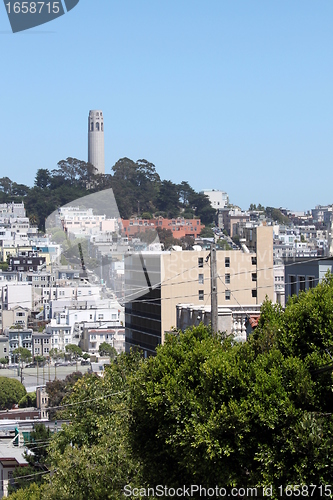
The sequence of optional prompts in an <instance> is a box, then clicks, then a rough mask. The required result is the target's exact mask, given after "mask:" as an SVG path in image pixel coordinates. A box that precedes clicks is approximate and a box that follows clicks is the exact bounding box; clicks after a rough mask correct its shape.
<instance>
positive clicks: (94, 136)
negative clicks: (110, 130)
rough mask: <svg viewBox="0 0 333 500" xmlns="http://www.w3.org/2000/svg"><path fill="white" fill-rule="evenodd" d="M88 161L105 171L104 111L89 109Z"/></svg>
mask: <svg viewBox="0 0 333 500" xmlns="http://www.w3.org/2000/svg"><path fill="white" fill-rule="evenodd" d="M88 162H89V163H91V164H92V165H94V167H95V168H97V170H98V172H97V173H99V174H104V173H105V162H104V119H103V113H102V111H99V110H98V111H97V110H93V111H89V118H88Z"/></svg>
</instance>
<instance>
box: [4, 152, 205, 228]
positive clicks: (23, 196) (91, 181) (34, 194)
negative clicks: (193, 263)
mask: <svg viewBox="0 0 333 500" xmlns="http://www.w3.org/2000/svg"><path fill="white" fill-rule="evenodd" d="M108 188H112V189H113V192H114V195H115V198H116V202H117V206H118V209H119V212H120V215H121V217H123V218H130V217H133V216H138V215H141V214H143V213H149V214H151V215H153V214H160V215H163V216H164V217H178V216H184V217H187V218H191V217H194V216H195V217H199V218H201V220H202V222H203V223H204V224H207V223H211V222H213V221H214V216H215V211H214V210H213V209H212V208H211V206H210V203H209V199H208V197H207V196H204V195H203V194H199V193H196V192H195V191H194V190H193V189H192V188H191V186H190V185H189V184H188V182H187V181H183V182H181V184H174V183H173V182H172V181H170V180H161V179H160V176H159V174H158V173H157V171H156V167H155V165H154V164H153V163H150V162H148V161H147V160H144V159H141V160H137V161H136V162H134V161H133V160H130V159H129V158H121V159H120V160H118V161H117V162H116V163H115V165H114V166H113V167H112V174H105V175H102V174H99V173H97V171H96V169H95V167H94V166H93V165H91V164H89V163H86V162H84V161H82V160H78V159H77V158H67V159H66V160H61V161H59V162H58V164H57V168H55V169H53V170H48V169H46V168H41V169H39V170H38V171H37V173H36V177H35V182H34V186H33V187H32V188H29V187H28V186H25V185H23V184H17V183H15V182H13V181H11V179H9V178H8V177H2V178H1V179H0V203H5V202H10V201H24V203H25V207H26V210H27V215H28V217H29V219H30V222H31V223H32V224H34V225H37V226H38V227H39V228H40V229H42V230H44V228H45V220H46V218H47V217H48V216H49V215H50V214H51V213H52V212H54V211H55V210H56V209H57V208H58V207H60V206H62V205H65V204H66V203H69V202H71V201H73V200H76V199H78V198H82V197H83V196H86V195H87V194H90V193H94V192H97V191H101V190H104V189H108Z"/></svg>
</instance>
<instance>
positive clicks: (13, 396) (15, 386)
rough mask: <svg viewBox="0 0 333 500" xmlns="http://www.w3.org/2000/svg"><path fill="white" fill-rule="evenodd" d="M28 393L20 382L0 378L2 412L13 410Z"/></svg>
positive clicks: (0, 406)
mask: <svg viewBox="0 0 333 500" xmlns="http://www.w3.org/2000/svg"><path fill="white" fill-rule="evenodd" d="M26 393H27V391H26V389H25V387H24V385H23V384H21V383H20V382H19V381H18V380H15V379H11V378H7V377H0V410H6V409H10V408H12V406H13V405H14V404H18V402H19V401H20V400H21V399H22V398H23V396H25V395H26Z"/></svg>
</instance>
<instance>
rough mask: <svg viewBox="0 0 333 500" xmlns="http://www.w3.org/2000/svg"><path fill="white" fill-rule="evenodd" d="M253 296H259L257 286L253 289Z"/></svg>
mask: <svg viewBox="0 0 333 500" xmlns="http://www.w3.org/2000/svg"><path fill="white" fill-rule="evenodd" d="M252 297H254V298H255V297H257V289H256V288H253V290H252Z"/></svg>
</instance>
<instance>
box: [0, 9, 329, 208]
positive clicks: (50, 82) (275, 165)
mask: <svg viewBox="0 0 333 500" xmlns="http://www.w3.org/2000/svg"><path fill="white" fill-rule="evenodd" d="M332 22H333V2H332V0H321V1H320V2H314V1H313V0H293V1H292V2H290V1H287V0H207V1H203V0H201V1H197V0H182V1H179V0H177V1H176V0H121V1H120V0H118V1H113V0H80V2H79V4H78V5H77V7H75V8H74V9H73V10H72V11H70V12H69V13H67V14H66V15H65V16H62V17H60V18H58V19H56V20H54V21H52V22H50V23H48V24H45V25H43V26H40V27H38V28H35V29H32V30H28V31H26V32H21V33H17V34H12V33H11V31H10V25H9V21H8V18H7V16H6V11H5V7H4V5H0V43H1V59H0V64H1V90H2V99H1V116H2V119H1V120H0V137H1V156H0V165H1V171H0V177H3V176H8V177H10V178H11V179H12V180H13V181H16V182H20V183H24V184H28V185H33V182H34V178H35V175H36V172H37V170H38V169H39V168H48V169H50V170H52V169H53V168H55V167H56V164H57V162H58V161H59V160H61V159H64V158H66V157H68V156H73V157H77V158H80V159H83V160H86V159H87V120H88V112H89V110H90V109H102V110H103V114H104V122H105V159H106V172H107V173H110V172H111V168H112V166H113V165H114V163H115V162H116V161H117V160H118V159H119V158H122V157H124V156H127V157H129V158H131V159H133V160H137V159H141V158H145V159H147V160H149V161H151V162H152V163H154V164H155V166H156V169H157V171H158V173H159V174H160V176H161V178H162V179H170V180H172V181H173V182H177V183H178V182H181V181H182V180H187V181H188V182H189V183H190V184H191V185H192V186H193V187H194V188H195V189H196V190H201V189H204V188H214V189H222V190H224V191H227V192H228V194H229V197H230V201H231V202H232V203H234V204H237V205H239V206H241V207H242V208H243V209H246V208H248V207H249V204H250V203H259V202H260V203H262V204H263V205H270V206H277V207H279V206H284V207H288V208H290V209H295V210H307V209H310V208H311V207H314V205H316V204H327V203H333V193H332V187H331V184H332V177H333V173H332V164H333V141H332V132H333V126H332V125H333V118H332V117H333V91H332V90H333V64H332V63H333V57H332V56H333V29H332Z"/></svg>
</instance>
